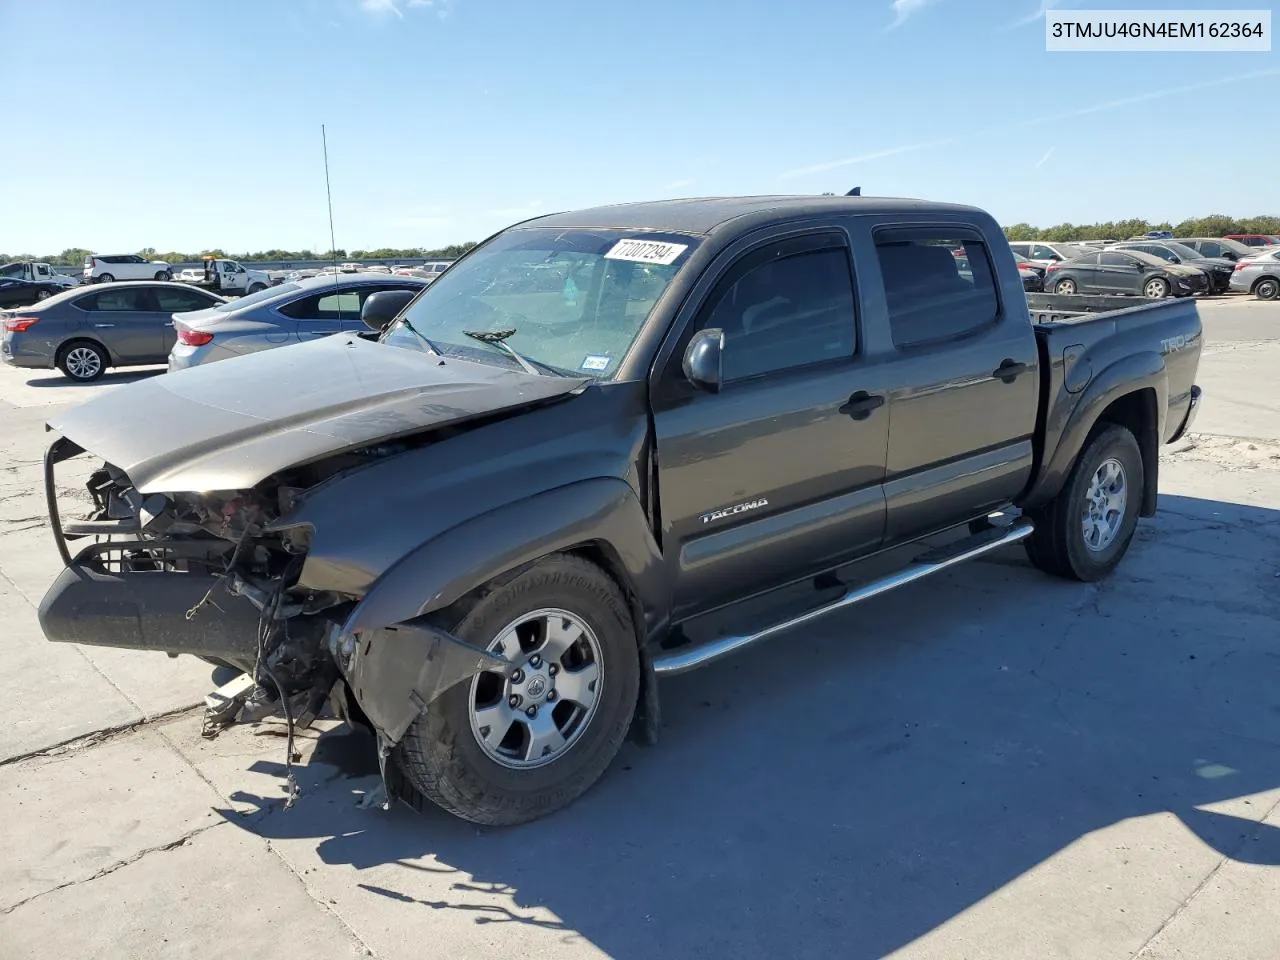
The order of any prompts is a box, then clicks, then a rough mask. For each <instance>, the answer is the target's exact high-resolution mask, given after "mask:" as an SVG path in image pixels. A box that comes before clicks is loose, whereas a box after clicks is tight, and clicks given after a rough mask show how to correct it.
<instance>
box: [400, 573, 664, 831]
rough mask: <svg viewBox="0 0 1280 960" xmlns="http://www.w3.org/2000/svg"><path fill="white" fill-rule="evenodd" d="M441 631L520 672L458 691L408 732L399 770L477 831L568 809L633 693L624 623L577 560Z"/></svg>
mask: <svg viewBox="0 0 1280 960" xmlns="http://www.w3.org/2000/svg"><path fill="white" fill-rule="evenodd" d="M439 623H440V626H442V627H443V628H444V629H447V630H449V631H450V632H452V633H453V634H454V635H455V636H458V637H460V638H461V639H463V640H467V641H468V642H470V643H473V644H476V645H477V646H484V647H485V648H486V649H488V650H489V651H491V652H493V653H497V654H499V655H501V656H504V657H506V658H508V659H510V660H514V661H515V662H516V663H517V664H518V665H519V669H518V671H517V672H516V673H515V674H514V675H513V676H512V677H510V678H506V677H504V676H502V675H501V674H498V673H480V674H477V675H476V676H475V677H473V678H472V679H471V680H470V681H465V682H463V683H458V684H455V685H454V686H453V687H451V688H450V689H449V690H447V691H445V693H444V694H442V695H441V696H440V697H439V699H437V700H436V701H435V702H434V703H432V704H431V706H430V707H429V708H428V709H427V710H426V712H424V713H423V714H421V715H420V716H419V717H418V718H417V719H416V720H415V721H414V722H413V724H412V726H410V727H409V730H408V732H407V733H406V734H405V737H404V739H403V740H402V741H401V742H400V744H399V746H397V748H396V752H395V761H396V764H397V766H398V767H399V768H400V771H401V772H402V773H403V774H404V776H405V778H406V779H407V780H408V781H409V783H410V784H412V785H413V786H414V787H415V788H416V789H417V790H418V792H420V793H421V794H422V795H423V796H424V797H426V798H427V799H429V800H431V801H432V802H434V803H435V804H437V805H438V806H440V807H442V808H444V809H445V810H447V811H449V812H450V813H452V814H454V815H456V816H458V817H461V818H462V819H464V820H469V821H471V822H473V823H479V824H485V825H489V826H510V825H514V824H518V823H525V822H528V821H530V820H535V819H537V818H539V817H542V816H545V815H547V814H549V813H552V812H553V811H555V810H559V809H561V808H562V807H566V806H568V805H569V804H570V803H572V802H573V801H574V800H576V799H577V798H578V797H580V796H581V795H582V794H583V793H585V792H586V791H587V789H588V788H590V787H591V786H592V784H594V783H595V782H596V780H598V779H599V778H600V776H601V775H602V774H603V773H604V771H605V769H606V768H607V767H608V766H609V764H610V763H611V762H612V760H613V758H614V756H615V755H616V754H617V752H618V749H619V748H620V747H621V746H622V742H623V740H624V738H625V737H626V733H627V729H628V727H629V726H630V723H631V719H632V716H633V714H634V712H635V707H636V699H637V697H638V695H639V689H640V661H639V651H638V648H637V645H636V633H635V627H634V624H633V622H632V618H631V612H630V609H629V607H628V606H627V602H626V600H625V598H624V597H623V595H622V593H621V591H620V590H619V589H618V586H617V584H616V583H614V581H613V580H612V579H611V578H610V577H609V575H608V574H606V573H605V572H604V571H603V570H601V569H600V568H599V567H597V566H596V565H595V564H593V563H590V562H588V561H586V560H584V559H582V558H580V557H575V556H568V555H557V556H551V557H547V558H545V559H543V560H540V561H538V562H537V563H535V564H533V565H531V566H529V567H527V568H525V569H523V570H522V571H520V572H518V573H516V574H514V575H512V576H509V577H505V578H499V579H498V580H496V581H493V582H491V583H490V584H488V585H487V586H486V587H485V588H483V589H482V590H479V591H476V592H475V593H473V594H472V595H471V596H470V597H469V598H468V599H466V600H464V601H459V603H458V604H455V605H454V607H453V608H450V610H448V611H444V612H442V614H441V616H440V618H439Z"/></svg>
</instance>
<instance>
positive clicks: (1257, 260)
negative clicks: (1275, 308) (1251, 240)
mask: <svg viewBox="0 0 1280 960" xmlns="http://www.w3.org/2000/svg"><path fill="white" fill-rule="evenodd" d="M1231 289H1232V290H1237V291H1239V292H1241V293H1252V294H1253V295H1254V296H1255V297H1257V298H1258V299H1259V300H1275V299H1276V298H1277V297H1280V248H1277V249H1275V250H1269V251H1267V252H1265V253H1259V254H1257V255H1256V256H1252V257H1246V258H1245V259H1244V260H1240V261H1238V262H1237V263H1236V267H1235V271H1234V272H1233V273H1232V274H1231Z"/></svg>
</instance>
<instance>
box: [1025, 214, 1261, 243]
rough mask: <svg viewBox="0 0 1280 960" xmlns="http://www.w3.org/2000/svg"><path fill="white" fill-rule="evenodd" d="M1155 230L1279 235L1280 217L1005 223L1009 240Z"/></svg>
mask: <svg viewBox="0 0 1280 960" xmlns="http://www.w3.org/2000/svg"><path fill="white" fill-rule="evenodd" d="M1152 230H1171V231H1173V235H1174V236H1175V237H1223V236H1226V235H1227V234H1229V233H1261V234H1265V235H1266V236H1280V217H1245V218H1244V219H1236V218H1235V217H1228V216H1224V215H1223V214H1220V213H1215V214H1213V215H1211V216H1208V217H1199V218H1195V219H1191V220H1183V221H1182V222H1181V223H1176V224H1175V223H1168V222H1164V223H1151V222H1149V221H1147V220H1108V221H1107V222H1106V223H1060V224H1058V225H1057V226H1053V227H1033V226H1031V224H1029V223H1015V224H1014V225H1013V226H1011V227H1005V228H1004V233H1005V236H1006V237H1008V238H1009V239H1010V240H1048V241H1050V242H1053V241H1058V242H1061V243H1065V242H1067V241H1070V240H1128V239H1129V238H1130V237H1136V236H1139V235H1141V234H1144V233H1150V232H1151V231H1152Z"/></svg>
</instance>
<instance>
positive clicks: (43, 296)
mask: <svg viewBox="0 0 1280 960" xmlns="http://www.w3.org/2000/svg"><path fill="white" fill-rule="evenodd" d="M52 296H53V291H52V290H37V291H36V299H37V300H48V299H49V298H50V297H52Z"/></svg>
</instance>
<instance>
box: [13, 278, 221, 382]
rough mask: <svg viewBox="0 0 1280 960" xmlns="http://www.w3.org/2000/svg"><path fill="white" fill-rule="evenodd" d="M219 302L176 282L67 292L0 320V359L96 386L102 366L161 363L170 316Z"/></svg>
mask: <svg viewBox="0 0 1280 960" xmlns="http://www.w3.org/2000/svg"><path fill="white" fill-rule="evenodd" d="M224 302H225V301H224V299H223V298H222V297H219V296H215V295H214V294H212V293H208V292H207V291H204V290H199V289H196V288H193V287H189V286H187V285H186V284H182V283H178V282H176V281H171V282H170V281H163V282H157V281H151V282H138V281H131V282H124V281H120V282H116V283H102V284H97V285H95V286H93V287H90V288H86V287H74V288H72V289H70V290H67V291H65V292H63V293H58V294H54V295H53V296H52V297H49V298H48V299H46V300H42V301H40V302H39V303H37V304H35V305H34V306H31V307H25V308H23V309H21V310H19V311H15V312H10V313H6V314H5V315H4V317H3V323H4V331H3V340H0V359H3V360H4V362H5V363H8V364H10V365H12V366H15V367H30V368H33V369H38V370H49V369H53V368H54V367H57V368H58V369H59V370H61V371H62V372H63V374H64V375H66V376H67V377H69V378H70V379H72V380H78V381H80V382H87V381H90V380H96V379H98V378H99V377H100V376H102V374H103V373H104V372H105V371H106V370H107V368H108V367H128V366H137V365H140V364H148V363H164V362H165V360H166V359H167V358H168V355H169V350H170V348H172V346H173V344H174V338H175V334H174V327H173V315H174V313H177V312H183V311H188V310H202V309H204V308H206V307H211V306H215V305H218V304H221V303H224Z"/></svg>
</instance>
